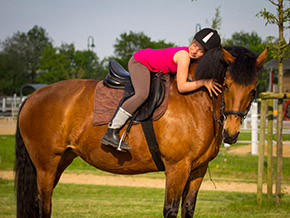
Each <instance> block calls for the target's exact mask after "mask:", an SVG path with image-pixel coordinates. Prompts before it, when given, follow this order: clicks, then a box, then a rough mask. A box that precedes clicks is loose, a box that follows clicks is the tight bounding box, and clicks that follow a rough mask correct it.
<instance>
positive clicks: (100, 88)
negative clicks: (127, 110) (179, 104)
mask: <svg viewBox="0 0 290 218" xmlns="http://www.w3.org/2000/svg"><path fill="white" fill-rule="evenodd" d="M164 77H165V80H166V89H165V97H164V100H163V102H162V104H161V105H160V106H159V107H158V108H157V109H156V110H155V111H154V113H153V120H154V121H155V120H158V119H160V118H161V117H162V115H163V114H164V113H165V111H166V109H167V106H168V99H169V87H170V84H171V82H172V76H171V75H169V74H165V75H164ZM123 95H124V90H123V89H112V88H108V87H107V86H105V85H104V84H103V81H101V82H99V83H98V84H97V86H96V89H95V97H94V114H93V125H94V126H98V125H104V124H108V123H109V122H110V121H111V119H112V117H113V115H114V113H115V110H116V109H117V107H118V105H119V102H120V100H121V99H122V98H123Z"/></svg>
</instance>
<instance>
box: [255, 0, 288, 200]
mask: <svg viewBox="0 0 290 218" xmlns="http://www.w3.org/2000/svg"><path fill="white" fill-rule="evenodd" d="M269 2H270V3H271V4H273V5H274V6H275V7H276V15H275V14H273V13H271V12H269V11H267V10H266V9H265V8H264V10H262V11H260V12H259V13H258V14H257V16H260V17H263V18H264V19H266V25H268V24H275V25H277V26H278V29H279V39H278V43H277V44H275V43H271V44H270V48H271V51H272V55H273V57H274V58H277V59H278V90H279V92H280V93H281V92H283V60H284V59H285V58H286V57H287V55H286V54H287V53H286V52H287V51H288V52H289V45H290V40H289V43H287V42H286V40H285V38H284V30H285V29H289V28H290V5H289V3H290V1H289V0H288V1H286V0H285V1H284V0H269ZM286 2H288V7H287V6H286ZM273 38H274V37H269V39H273ZM282 126H283V100H281V99H279V101H278V119H277V171H276V203H277V204H280V198H281V174H282V154H283V146H282Z"/></svg>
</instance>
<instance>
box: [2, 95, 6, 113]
mask: <svg viewBox="0 0 290 218" xmlns="http://www.w3.org/2000/svg"><path fill="white" fill-rule="evenodd" d="M2 111H3V112H5V111H6V98H3V100H2Z"/></svg>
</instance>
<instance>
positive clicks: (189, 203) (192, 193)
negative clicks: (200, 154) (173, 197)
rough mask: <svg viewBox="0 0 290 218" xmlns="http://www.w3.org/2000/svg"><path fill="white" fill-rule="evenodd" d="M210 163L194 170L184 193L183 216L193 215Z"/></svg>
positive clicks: (189, 217)
mask: <svg viewBox="0 0 290 218" xmlns="http://www.w3.org/2000/svg"><path fill="white" fill-rule="evenodd" d="M207 166H208V164H206V165H204V166H202V167H200V168H198V169H196V170H194V171H192V172H191V173H190V176H189V178H188V181H187V183H186V186H185V189H184V192H183V194H182V205H181V207H182V209H181V217H182V218H191V217H193V214H194V210H195V204H196V198H197V194H198V190H199V188H200V185H201V183H202V180H203V177H204V175H205V173H206V170H207Z"/></svg>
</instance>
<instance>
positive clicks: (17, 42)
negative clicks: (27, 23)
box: [0, 26, 52, 94]
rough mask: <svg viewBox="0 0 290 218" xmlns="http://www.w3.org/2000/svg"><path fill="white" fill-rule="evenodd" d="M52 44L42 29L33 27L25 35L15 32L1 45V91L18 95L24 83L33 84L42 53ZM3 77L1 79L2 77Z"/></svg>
mask: <svg viewBox="0 0 290 218" xmlns="http://www.w3.org/2000/svg"><path fill="white" fill-rule="evenodd" d="M51 44H52V41H51V39H50V38H49V37H48V34H47V33H46V31H45V30H44V29H43V28H42V27H38V26H34V27H33V28H32V29H31V30H29V31H28V32H27V33H21V32H19V31H18V32H17V33H15V34H14V35H13V36H12V37H8V38H7V39H6V40H4V41H3V42H2V43H1V47H2V48H3V50H2V51H1V56H2V58H1V60H0V61H3V62H2V63H1V65H0V72H1V73H0V74H1V81H3V80H4V81H5V85H3V83H2V82H1V83H0V85H1V84H2V87H1V90H3V92H5V94H13V93H18V92H19V88H20V86H21V85H23V84H24V83H35V82H36V74H37V69H38V67H39V61H40V58H41V54H42V51H43V50H44V48H45V47H47V46H49V45H51ZM2 76H3V77H2Z"/></svg>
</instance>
